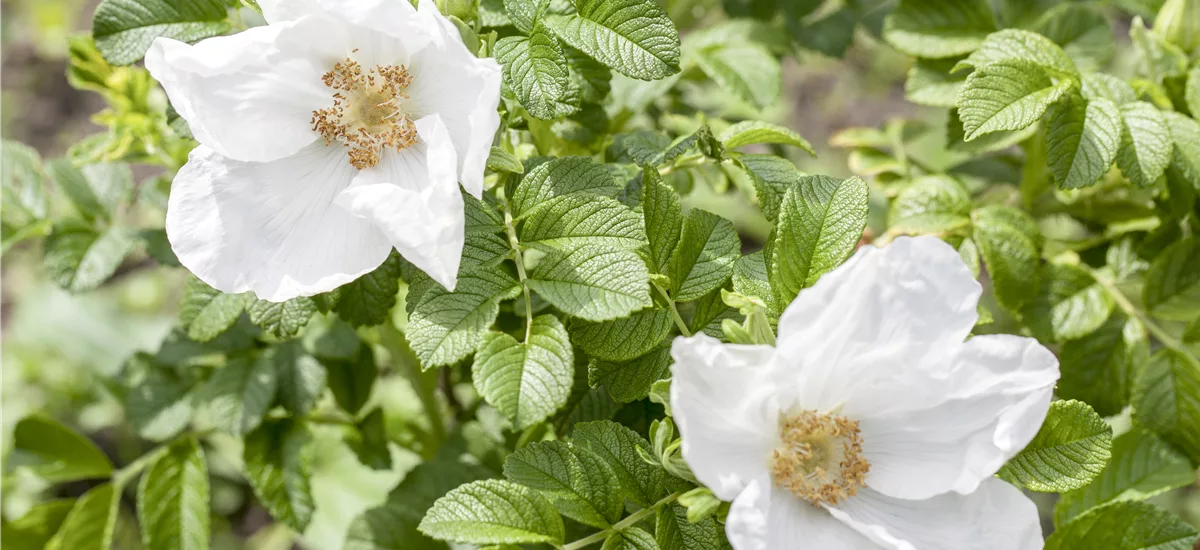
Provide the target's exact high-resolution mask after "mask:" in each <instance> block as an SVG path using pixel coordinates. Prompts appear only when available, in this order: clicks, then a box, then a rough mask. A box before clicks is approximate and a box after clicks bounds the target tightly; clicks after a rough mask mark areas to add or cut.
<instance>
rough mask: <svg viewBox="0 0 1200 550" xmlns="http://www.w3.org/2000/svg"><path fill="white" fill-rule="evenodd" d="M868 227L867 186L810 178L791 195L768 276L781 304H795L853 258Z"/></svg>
mask: <svg viewBox="0 0 1200 550" xmlns="http://www.w3.org/2000/svg"><path fill="white" fill-rule="evenodd" d="M866 224H867V183H866V182H865V181H863V180H862V178H859V177H857V176H855V177H851V178H849V179H845V180H841V181H839V180H836V179H833V178H830V177H827V176H805V177H804V178H802V179H801V180H800V184H799V185H797V186H795V187H793V188H792V189H790V190H788V193H787V195H786V196H785V197H784V199H783V204H782V205H781V206H780V209H779V223H778V224H777V225H776V226H775V241H774V252H773V253H772V254H771V258H770V270H769V271H768V273H769V276H770V280H771V288H772V289H773V290H774V291H775V297H776V299H777V300H778V303H779V304H790V303H792V299H794V298H795V297H796V295H797V294H799V292H800V289H802V288H808V287H810V286H812V285H813V284H815V283H816V282H817V279H819V278H820V277H821V275H824V274H825V273H828V272H829V271H831V270H833V268H835V267H837V266H839V265H841V264H842V262H843V261H845V260H846V258H849V257H850V254H851V253H853V252H854V248H855V245H857V244H858V241H859V239H861V238H862V233H863V229H864V228H865V227H866Z"/></svg>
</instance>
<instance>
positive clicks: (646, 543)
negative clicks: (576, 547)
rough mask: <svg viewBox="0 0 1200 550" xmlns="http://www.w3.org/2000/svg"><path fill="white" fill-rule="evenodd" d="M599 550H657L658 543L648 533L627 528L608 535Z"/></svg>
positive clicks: (636, 528)
mask: <svg viewBox="0 0 1200 550" xmlns="http://www.w3.org/2000/svg"><path fill="white" fill-rule="evenodd" d="M600 550H658V543H657V542H655V541H654V537H653V536H651V535H650V533H647V532H646V531H644V530H642V529H640V528H638V527H629V528H627V529H622V530H620V531H618V532H616V533H613V534H611V535H609V536H608V538H606V539H604V545H602V546H601V547H600Z"/></svg>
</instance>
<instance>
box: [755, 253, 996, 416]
mask: <svg viewBox="0 0 1200 550" xmlns="http://www.w3.org/2000/svg"><path fill="white" fill-rule="evenodd" d="M980 292H981V289H980V286H979V283H978V282H976V281H975V279H974V278H973V277H972V275H971V271H970V270H969V269H968V268H967V266H966V264H964V263H963V261H962V259H960V258H959V256H958V252H957V251H955V250H954V248H952V247H951V246H950V245H948V244H946V243H944V242H942V241H941V240H939V239H936V238H933V237H916V238H910V237H901V238H899V239H896V240H895V241H894V242H892V243H891V244H890V245H888V246H886V247H884V248H871V247H864V248H863V249H861V250H859V252H858V253H857V254H855V255H854V257H852V258H850V259H849V260H848V261H846V263H845V264H843V265H842V266H840V267H838V268H837V269H835V270H833V271H832V272H830V273H827V274H825V275H824V276H823V277H821V279H820V280H819V281H817V283H816V284H815V285H813V286H812V287H811V288H808V289H805V290H803V291H801V292H800V295H799V297H798V298H797V299H796V300H795V301H794V302H792V304H791V305H790V306H788V307H787V309H786V310H785V311H784V313H783V315H782V317H781V318H780V320H779V338H778V344H777V347H778V348H779V350H780V357H781V358H782V360H781V361H780V363H779V366H780V368H781V369H783V371H782V372H781V373H780V375H781V376H782V378H781V382H786V381H788V380H791V381H793V382H795V383H798V384H799V388H798V390H797V391H798V392H799V395H798V401H799V404H800V405H801V406H803V407H805V408H811V409H818V410H827V409H831V408H834V407H837V406H840V405H843V404H845V405H847V406H852V403H851V401H852V400H851V399H850V396H851V395H852V394H853V393H854V389H855V387H857V386H859V385H861V384H864V383H871V382H872V381H874V380H877V379H878V378H879V377H881V376H886V375H889V374H891V373H893V372H894V371H895V370H897V369H903V368H910V367H911V366H913V365H911V364H910V363H911V362H913V361H919V360H920V357H922V356H923V355H925V354H926V353H928V352H929V351H931V350H937V349H939V348H942V347H944V346H948V345H953V344H956V343H959V342H962V341H963V339H964V338H965V337H966V336H967V334H968V333H969V332H970V331H971V328H972V327H973V326H974V325H975V320H976V317H977V315H976V312H975V311H976V310H975V308H976V304H977V303H978V301H979V294H980Z"/></svg>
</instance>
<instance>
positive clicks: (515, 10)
mask: <svg viewBox="0 0 1200 550" xmlns="http://www.w3.org/2000/svg"><path fill="white" fill-rule="evenodd" d="M549 8H550V0H504V11H505V12H506V13H507V14H508V18H509V20H510V21H511V22H512V24H513V26H515V27H517V30H519V31H521V32H523V33H526V34H529V33H531V32H533V28H534V27H535V26H536V25H537V24H538V21H540V20H541V19H542V16H543V15H545V14H546V10H547V9H549Z"/></svg>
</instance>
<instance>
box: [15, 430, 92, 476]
mask: <svg viewBox="0 0 1200 550" xmlns="http://www.w3.org/2000/svg"><path fill="white" fill-rule="evenodd" d="M13 450H14V451H15V452H16V453H17V454H15V455H14V456H13V459H14V460H16V461H18V463H20V464H21V465H22V466H27V467H29V468H30V469H31V470H32V471H33V473H35V474H37V476H38V477H40V478H42V479H45V480H46V481H49V482H52V483H62V482H68V481H77V480H81V479H93V478H104V477H108V476H109V475H110V474H112V470H113V467H112V463H111V462H109V461H108V457H107V456H105V455H104V453H103V452H102V451H100V449H99V448H98V447H96V445H95V444H94V443H92V442H91V441H90V440H88V439H87V438H86V437H84V436H82V435H80V434H78V433H76V432H75V431H73V430H71V429H70V428H68V427H66V426H64V425H63V424H61V423H59V422H58V421H57V420H54V419H51V418H49V417H46V416H41V415H34V416H29V417H26V418H23V419H21V421H20V422H18V423H17V425H16V427H15V428H14V429H13Z"/></svg>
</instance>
